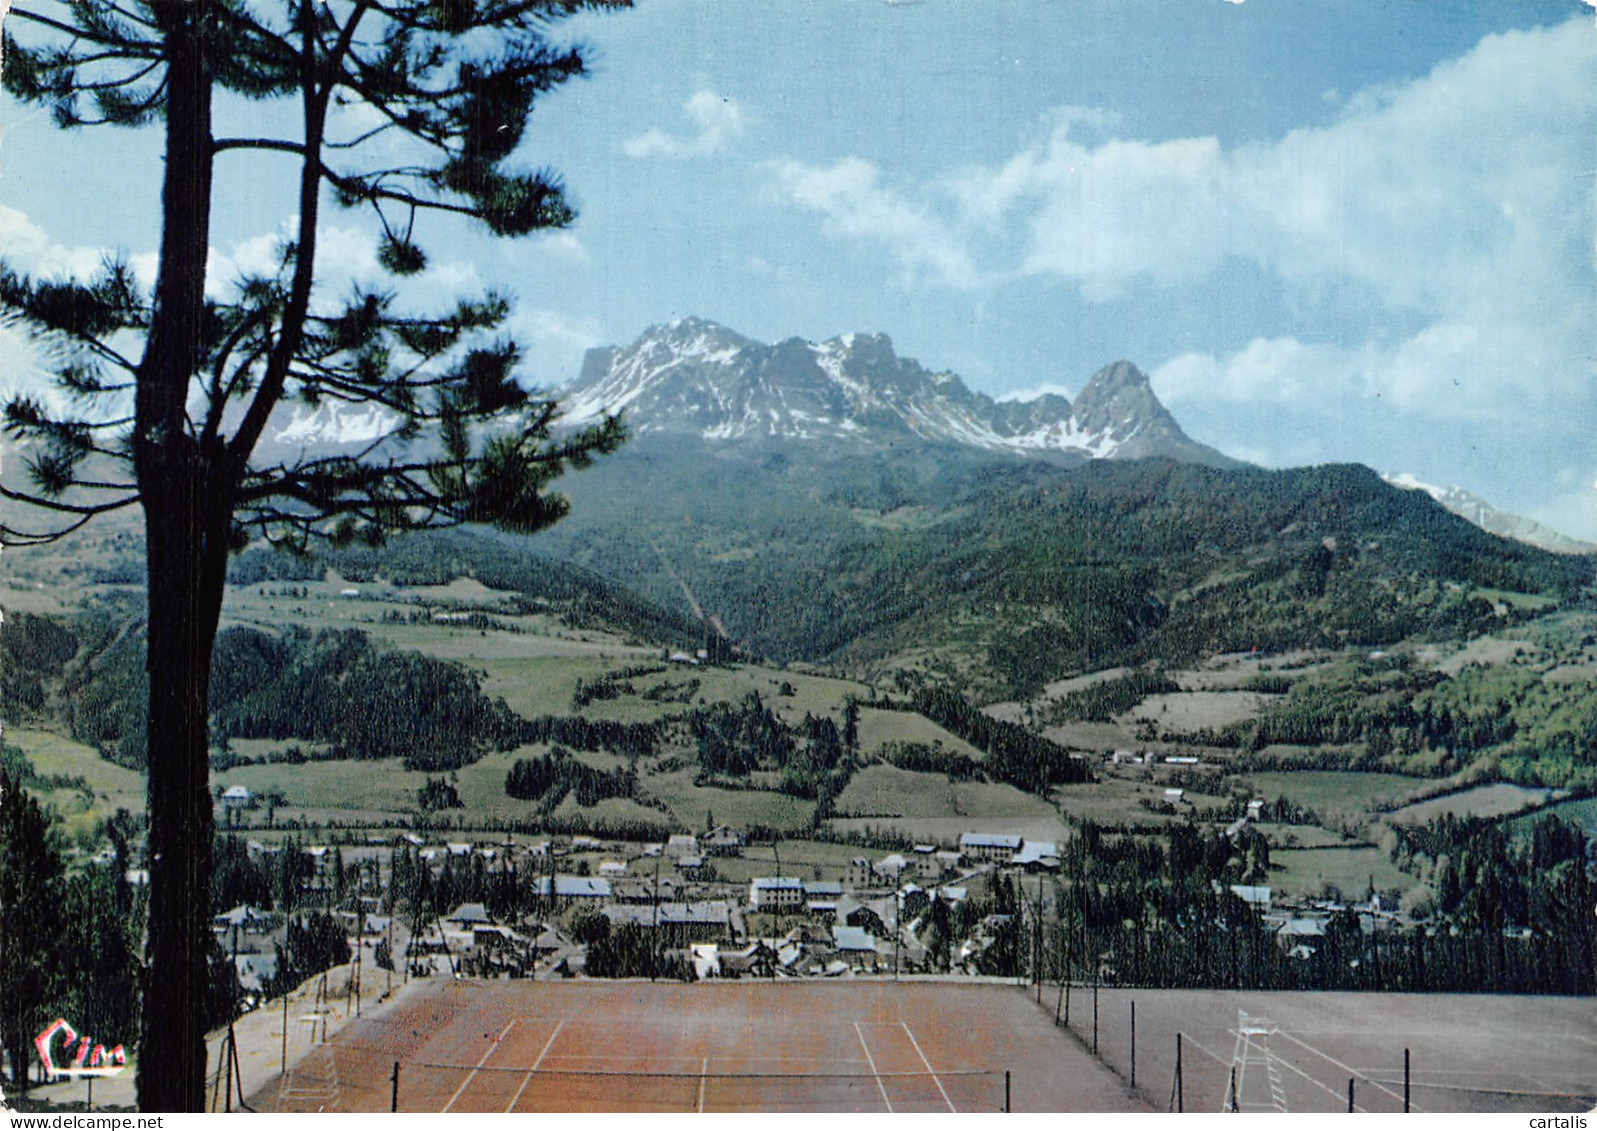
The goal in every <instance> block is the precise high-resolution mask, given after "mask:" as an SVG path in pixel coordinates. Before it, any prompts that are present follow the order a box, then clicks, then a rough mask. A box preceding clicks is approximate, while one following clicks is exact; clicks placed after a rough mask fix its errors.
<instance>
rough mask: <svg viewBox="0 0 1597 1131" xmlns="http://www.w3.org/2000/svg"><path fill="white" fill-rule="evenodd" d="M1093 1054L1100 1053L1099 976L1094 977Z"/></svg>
mask: <svg viewBox="0 0 1597 1131" xmlns="http://www.w3.org/2000/svg"><path fill="white" fill-rule="evenodd" d="M1092 1055H1093V1056H1097V1055H1098V976H1097V975H1096V974H1094V975H1093V979H1092Z"/></svg>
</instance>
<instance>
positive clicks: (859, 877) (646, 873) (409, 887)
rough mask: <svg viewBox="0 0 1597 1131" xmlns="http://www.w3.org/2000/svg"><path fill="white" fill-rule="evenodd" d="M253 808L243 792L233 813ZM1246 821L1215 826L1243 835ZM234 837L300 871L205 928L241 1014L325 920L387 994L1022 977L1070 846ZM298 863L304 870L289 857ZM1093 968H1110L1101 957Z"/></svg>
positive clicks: (1281, 918) (1276, 933)
mask: <svg viewBox="0 0 1597 1131" xmlns="http://www.w3.org/2000/svg"><path fill="white" fill-rule="evenodd" d="M251 800H252V799H250V798H249V796H248V791H247V790H242V789H237V790H232V791H228V795H224V799H223V804H224V806H229V805H231V806H233V807H235V808H238V807H243V806H246V805H248V804H249V803H250V801H251ZM1250 816H1251V814H1250ZM1249 819H1250V818H1249V817H1244V818H1242V819H1240V820H1238V821H1235V822H1233V823H1231V824H1230V825H1229V826H1225V827H1219V826H1217V827H1216V828H1215V829H1214V830H1213V833H1212V835H1213V836H1215V837H1217V838H1232V839H1233V840H1234V839H1235V838H1237V837H1238V835H1239V834H1240V833H1241V832H1242V830H1243V828H1244V826H1245V825H1246V824H1247V823H1248V821H1249ZM228 835H229V836H230V837H232V838H234V840H233V845H234V849H233V851H234V853H235V854H237V852H238V847H239V843H240V842H242V852H243V855H244V856H245V858H246V859H247V860H248V861H249V862H250V864H249V866H250V867H252V868H254V869H256V870H257V871H258V872H259V873H260V874H263V875H272V876H281V875H284V874H287V875H292V876H293V877H295V880H294V884H295V888H296V889H297V890H296V891H295V892H294V894H293V896H292V897H291V898H290V900H288V901H287V902H288V903H290V904H291V907H290V909H287V910H285V908H284V903H285V901H284V900H283V899H282V898H279V899H277V900H276V902H275V903H273V901H271V900H262V901H261V902H259V903H256V902H248V901H246V902H241V903H238V904H236V905H234V906H231V907H229V908H228V909H226V910H223V911H220V912H219V913H217V914H216V915H215V916H214V918H213V932H214V934H215V936H216V939H217V941H218V943H219V945H220V947H221V950H222V952H223V953H224V954H225V955H226V956H227V957H228V958H229V959H230V961H231V963H232V965H233V968H234V971H235V975H236V978H237V982H238V991H239V1000H240V1004H241V1005H242V1006H243V1007H245V1008H249V1007H250V1006H252V1005H258V1004H259V1003H260V1002H262V1001H263V1000H264V999H265V998H267V997H270V996H274V995H275V994H276V993H277V992H280V991H281V989H282V988H283V985H284V983H285V979H288V980H293V979H298V978H301V977H303V976H304V975H305V974H307V973H314V972H315V970H314V969H308V968H306V967H305V965H304V964H303V962H301V963H300V964H299V965H297V966H296V967H295V969H294V970H293V971H292V979H290V972H288V971H282V970H280V968H279V967H280V963H281V962H282V961H283V960H284V954H285V948H286V949H289V950H292V948H293V944H292V942H291V940H290V935H291V933H292V932H291V928H297V929H298V931H299V934H300V937H301V938H303V937H304V936H305V925H306V923H307V921H308V919H309V918H310V917H315V916H321V917H327V918H328V919H330V920H331V921H332V922H333V923H336V924H337V926H338V928H339V930H340V931H341V933H342V935H343V938H344V939H345V941H346V943H347V947H348V952H347V955H340V954H331V955H328V956H326V957H325V959H324V961H325V965H324V966H322V968H325V966H326V965H343V964H344V963H345V962H348V963H350V964H351V967H352V977H353V978H355V979H357V980H359V979H362V978H364V977H379V978H384V979H386V980H387V982H388V984H389V985H393V984H395V983H401V982H404V981H408V980H409V979H412V978H429V977H456V978H459V977H482V978H531V979H540V978H542V979H559V978H575V977H629V976H630V977H641V976H647V977H651V978H673V979H678V980H704V979H737V978H848V977H862V976H875V977H893V978H908V977H925V976H951V977H977V976H997V977H1003V978H1022V977H1030V976H1034V975H1036V974H1037V971H1038V969H1039V968H1040V967H1041V966H1043V965H1044V964H1045V963H1046V962H1047V960H1046V959H1045V955H1044V950H1045V948H1046V947H1048V946H1049V945H1050V944H1049V943H1048V942H1046V941H1043V940H1044V938H1045V936H1046V931H1047V927H1046V925H1047V924H1048V923H1049V922H1050V920H1057V915H1058V908H1057V903H1058V901H1059V900H1060V899H1062V898H1065V896H1064V892H1065V891H1066V888H1065V887H1064V886H1063V885H1060V884H1056V883H1054V882H1051V881H1050V877H1057V876H1058V875H1059V873H1060V872H1061V868H1062V860H1061V852H1060V846H1059V845H1058V844H1056V843H1055V842H1051V841H1041V840H1031V839H1028V838H1026V837H1023V836H1021V835H1018V834H1012V833H1003V832H987V831H977V830H972V831H968V832H966V833H964V834H963V835H961V836H960V837H959V839H958V841H957V842H956V843H949V844H937V843H924V844H915V845H913V846H912V847H910V848H908V849H906V850H902V851H890V852H881V851H880V850H878V851H877V853H874V854H873V853H871V852H869V851H867V850H865V849H863V848H862V849H860V851H859V852H858V853H857V854H855V855H852V856H851V857H850V858H849V859H848V860H847V863H846V865H845V866H844V867H842V868H841V869H840V870H833V871H830V872H828V871H827V870H826V869H823V868H822V867H821V866H820V865H813V866H811V865H805V866H803V867H802V868H801V867H792V868H788V869H784V868H782V867H780V860H781V846H780V844H777V843H773V842H764V843H756V844H752V845H751V843H750V841H749V838H748V836H747V834H746V833H745V832H743V831H740V830H739V829H736V828H733V827H731V826H728V825H724V824H723V825H718V826H716V827H714V828H711V829H708V830H705V831H703V832H700V833H698V834H693V833H681V834H675V835H671V836H670V837H669V838H668V839H667V840H666V841H665V842H663V843H646V844H640V843H635V842H628V841H622V840H610V839H599V838H596V837H592V836H586V835H580V834H578V835H570V836H561V837H528V836H525V835H516V836H501V837H499V838H497V839H492V840H487V841H485V840H483V839H481V838H480V837H478V838H476V839H443V840H437V839H429V838H428V837H426V836H423V835H421V834H420V833H418V832H413V831H405V832H399V833H393V834H390V833H371V834H367V835H364V836H363V837H361V838H360V839H358V840H356V839H354V834H351V833H348V832H342V831H341V832H340V837H341V840H340V841H337V842H333V841H330V842H329V843H302V842H300V841H299V840H297V839H287V840H275V841H272V840H268V839H267V838H265V837H263V836H252V835H250V833H249V831H248V830H246V831H243V832H230V833H229V834H228ZM460 835H462V836H464V834H460ZM755 851H758V852H759V853H760V856H761V857H762V859H764V858H769V859H770V860H771V861H772V863H774V864H776V865H777V867H776V868H774V869H773V871H772V872H771V873H770V874H752V875H751V876H750V878H748V879H747V880H742V879H739V878H735V876H736V874H737V873H739V872H742V873H748V872H749V871H750V868H751V866H753V862H752V861H751V860H750V859H749V857H750V855H751V854H752V853H753V852H755ZM288 853H292V854H294V855H295V856H296V857H297V859H295V860H292V861H285V860H284V859H283V857H284V855H285V854H288ZM800 873H804V874H800ZM130 875H131V876H133V877H134V878H135V879H136V878H137V875H138V874H137V873H132V874H130ZM1228 893H1229V896H1231V897H1234V899H1235V900H1237V901H1240V902H1241V903H1242V904H1244V905H1246V906H1247V908H1249V909H1250V910H1251V911H1252V912H1254V913H1255V914H1256V915H1257V916H1258V917H1259V921H1260V923H1261V924H1262V926H1263V927H1264V929H1265V930H1266V931H1267V932H1269V933H1270V934H1272V935H1273V937H1274V938H1275V940H1276V942H1277V945H1278V946H1279V948H1280V950H1281V952H1282V954H1283V955H1284V956H1286V957H1287V958H1289V959H1308V958H1311V957H1312V956H1313V955H1314V953H1315V951H1316V949H1317V948H1318V947H1319V946H1320V944H1321V942H1322V941H1323V940H1324V938H1325V936H1326V932H1327V927H1328V925H1329V924H1330V922H1331V920H1332V918H1333V916H1337V915H1339V914H1340V915H1342V916H1344V920H1343V921H1344V922H1346V921H1347V918H1346V917H1347V916H1350V915H1351V916H1356V918H1357V922H1358V924H1359V927H1360V930H1361V932H1362V933H1363V934H1364V935H1365V936H1366V937H1370V936H1374V935H1376V934H1377V933H1381V932H1385V931H1387V930H1395V929H1399V928H1401V927H1402V926H1403V925H1404V921H1403V918H1402V915H1401V913H1400V911H1399V909H1398V906H1397V902H1396V900H1394V899H1392V898H1390V897H1387V896H1382V895H1380V894H1372V895H1371V896H1369V897H1368V898H1367V899H1366V900H1365V901H1362V902H1348V901H1343V900H1336V899H1312V900H1307V899H1291V900H1283V899H1281V898H1279V897H1278V896H1276V895H1275V894H1274V893H1272V891H1271V889H1270V888H1269V887H1267V886H1263V885H1253V884H1231V885H1228ZM281 894H282V892H281V891H279V896H281ZM457 896H459V898H457ZM263 903H264V904H271V906H263V905H262V904H263ZM1039 923H1041V924H1044V925H1045V926H1044V930H1043V932H1039V931H1038V926H1037V925H1038V924H1039ZM1053 969H1054V971H1055V973H1057V971H1058V969H1059V967H1058V965H1057V964H1053ZM1075 973H1076V975H1077V976H1086V977H1093V976H1094V975H1093V974H1085V972H1084V971H1081V970H1077V971H1076V972H1075ZM1095 973H1096V975H1097V976H1101V977H1103V978H1104V979H1105V980H1106V981H1112V980H1113V979H1114V977H1115V971H1114V970H1113V969H1112V968H1110V967H1108V966H1104V967H1103V968H1101V969H1099V970H1098V971H1096V972H1095ZM1044 976H1045V977H1049V978H1051V977H1052V976H1053V975H1052V974H1045V975H1044Z"/></svg>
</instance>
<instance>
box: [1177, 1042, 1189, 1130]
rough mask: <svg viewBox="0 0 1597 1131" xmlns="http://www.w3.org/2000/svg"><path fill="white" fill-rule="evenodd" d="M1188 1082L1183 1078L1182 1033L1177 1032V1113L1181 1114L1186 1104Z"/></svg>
mask: <svg viewBox="0 0 1597 1131" xmlns="http://www.w3.org/2000/svg"><path fill="white" fill-rule="evenodd" d="M1185 1084H1186V1082H1185V1081H1184V1080H1182V1079H1181V1034H1180V1033H1177V1034H1176V1113H1177V1114H1180V1113H1181V1111H1182V1110H1183V1109H1184V1108H1185V1106H1186V1098H1187V1097H1186V1096H1185V1095H1184V1092H1185Z"/></svg>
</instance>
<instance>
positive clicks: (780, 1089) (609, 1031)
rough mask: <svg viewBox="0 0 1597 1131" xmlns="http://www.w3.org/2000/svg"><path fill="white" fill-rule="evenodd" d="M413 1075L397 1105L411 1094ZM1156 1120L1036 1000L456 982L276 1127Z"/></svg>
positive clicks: (293, 1080) (839, 990) (373, 1022)
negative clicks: (515, 1118)
mask: <svg viewBox="0 0 1597 1131" xmlns="http://www.w3.org/2000/svg"><path fill="white" fill-rule="evenodd" d="M396 1062H397V1063H398V1064H399V1074H398V1075H399V1081H398V1089H397V1102H396V1100H395V1089H394V1084H393V1078H392V1076H393V1070H394V1065H395V1063H396ZM1006 1072H1007V1073H1008V1074H1009V1075H1008V1080H1007V1092H1008V1095H1007V1102H1008V1104H1009V1109H1010V1110H1012V1111H1147V1110H1151V1107H1150V1105H1149V1104H1147V1103H1146V1102H1144V1101H1143V1100H1141V1099H1139V1098H1137V1097H1135V1096H1133V1095H1132V1094H1131V1093H1130V1091H1129V1089H1128V1088H1127V1087H1126V1085H1125V1083H1124V1081H1122V1080H1120V1079H1119V1078H1117V1077H1116V1076H1115V1075H1114V1073H1113V1072H1111V1071H1110V1070H1109V1069H1108V1068H1106V1067H1105V1066H1104V1065H1103V1064H1101V1063H1099V1062H1098V1061H1097V1060H1095V1059H1094V1058H1093V1057H1092V1056H1091V1055H1090V1054H1088V1053H1087V1052H1085V1051H1084V1050H1083V1049H1082V1047H1081V1045H1080V1043H1079V1042H1078V1041H1076V1040H1075V1039H1074V1038H1073V1037H1071V1036H1070V1035H1069V1034H1068V1033H1067V1032H1066V1031H1065V1030H1063V1029H1058V1028H1056V1027H1055V1026H1054V1023H1053V1017H1052V1014H1051V1013H1050V1012H1048V1011H1047V1010H1045V1009H1039V1008H1038V1007H1037V1005H1036V1004H1035V1003H1034V1001H1033V1000H1032V999H1031V997H1029V996H1028V994H1027V993H1026V991H1025V990H1024V989H1022V988H1018V987H1014V986H1006V985H971V984H951V983H931V982H916V983H891V982H871V981H863V980H846V981H839V982H821V983H816V982H775V983H772V982H754V981H747V982H731V983H721V984H716V983H704V984H696V985H677V984H670V985H665V984H658V985H657V984H650V983H647V982H642V983H640V982H594V981H581V982H555V983H531V982H503V981H500V982H474V981H458V982H456V981H443V980H440V981H439V982H438V984H437V985H436V986H427V987H424V988H423V989H422V990H420V991H419V992H415V993H412V994H410V995H408V996H406V997H403V998H401V999H400V1000H399V1001H397V1002H394V1003H392V1004H391V1005H390V1006H389V1007H388V1008H386V1009H384V1010H382V1011H381V1012H380V1013H378V1014H374V1015H369V1016H368V1017H366V1018H364V1019H362V1020H360V1021H357V1022H355V1023H353V1024H352V1025H350V1026H349V1027H348V1028H346V1029H345V1030H344V1031H343V1032H342V1033H341V1034H339V1036H338V1037H337V1038H336V1039H335V1040H334V1041H333V1042H331V1043H329V1044H326V1045H322V1046H320V1047H318V1048H316V1049H315V1050H313V1051H312V1052H311V1053H310V1055H308V1056H307V1057H305V1058H304V1059H303V1060H301V1061H300V1063H299V1064H297V1065H295V1066H294V1067H293V1068H291V1069H290V1071H289V1073H288V1074H287V1076H286V1077H284V1078H283V1079H280V1080H276V1081H273V1082H271V1083H269V1084H268V1085H267V1086H266V1087H265V1088H263V1089H262V1090H261V1091H260V1092H259V1093H258V1094H256V1095H255V1096H254V1097H252V1098H251V1106H252V1107H253V1108H255V1109H256V1110H258V1111H389V1110H393V1109H397V1110H399V1111H405V1112H443V1111H452V1112H455V1111H458V1112H516V1111H710V1112H714V1111H720V1112H729V1111H814V1112H821V1111H839V1112H889V1111H891V1112H911V1111H915V1112H948V1111H956V1112H998V1111H1003V1110H1004V1109H1005V1103H1006V1078H1005V1073H1006Z"/></svg>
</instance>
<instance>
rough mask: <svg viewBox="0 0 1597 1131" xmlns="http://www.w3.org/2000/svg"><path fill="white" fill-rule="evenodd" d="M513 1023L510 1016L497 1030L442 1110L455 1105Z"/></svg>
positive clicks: (513, 1019)
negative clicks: (502, 1026) (479, 1058)
mask: <svg viewBox="0 0 1597 1131" xmlns="http://www.w3.org/2000/svg"><path fill="white" fill-rule="evenodd" d="M515 1024H516V1021H515V1018H511V1020H510V1024H509V1025H506V1026H505V1027H504V1028H503V1029H501V1030H499V1035H498V1036H497V1037H495V1038H494V1043H493V1044H491V1045H489V1046H488V1051H487V1052H485V1053H483V1054H482V1059H481V1060H479V1061H478V1062H477V1068H473V1069H472V1070H471V1071H470V1072H468V1073H466V1078H465V1079H464V1080H463V1081H461V1084H460V1087H458V1088H456V1089H455V1094H454V1095H452V1096H450V1097H449V1102H448V1103H446V1104H445V1105H444V1107H443V1110H444V1111H448V1110H449V1109H450V1108H452V1107H454V1106H455V1101H456V1100H458V1099H459V1098H460V1097H461V1095H462V1094H463V1093H464V1092H465V1090H466V1088H467V1086H468V1085H470V1084H471V1082H472V1080H473V1079H474V1078H475V1077H476V1075H477V1069H479V1068H481V1067H482V1066H483V1065H485V1064H487V1063H488V1058H489V1057H490V1056H492V1055H493V1054H494V1049H496V1048H498V1047H499V1042H500V1041H502V1040H504V1039H505V1034H506V1033H508V1032H510V1030H511V1029H512V1028H514V1027H515ZM440 1114H441V1113H440Z"/></svg>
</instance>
